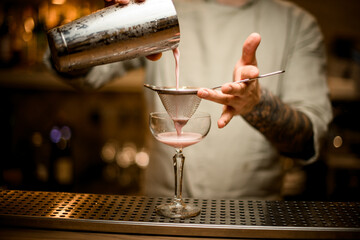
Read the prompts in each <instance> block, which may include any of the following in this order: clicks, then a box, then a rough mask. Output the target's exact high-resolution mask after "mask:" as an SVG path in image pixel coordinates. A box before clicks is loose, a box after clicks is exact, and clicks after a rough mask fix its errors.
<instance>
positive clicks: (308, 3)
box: [0, 0, 360, 201]
mask: <svg viewBox="0 0 360 240" xmlns="http://www.w3.org/2000/svg"><path fill="white" fill-rule="evenodd" d="M292 1H293V2H296V3H297V4H298V5H300V6H302V7H303V8H305V9H307V10H308V11H309V12H311V13H312V14H313V15H315V17H316V18H317V19H318V21H319V24H320V26H321V28H322V30H323V33H324V36H325V43H326V50H327V55H328V66H329V68H328V73H329V74H328V83H329V87H330V91H331V101H332V105H333V111H334V120H333V122H332V123H331V126H330V131H329V134H328V136H327V139H326V142H325V147H324V151H323V153H322V156H321V158H320V160H319V161H318V162H317V163H315V164H313V165H311V166H307V167H305V168H300V167H298V166H297V165H296V164H295V162H294V161H293V160H292V159H284V173H285V177H284V184H283V196H284V199H289V200H291V199H294V200H323V201H359V200H360V127H359V122H360V114H358V112H359V102H360V94H359V90H360V26H359V24H360V14H359V10H360V1H358V0H346V1H339V0H292ZM103 5H104V3H103V1H102V0H27V1H25V0H5V1H4V0H3V1H1V3H0V114H1V115H0V116H1V118H0V134H1V135H0V188H1V189H22V190H41V191H69V192H87V193H103V194H130V195H139V194H142V193H143V174H144V170H145V169H146V167H147V165H148V161H149V156H148V152H147V148H146V142H147V141H146V139H147V138H148V137H150V136H149V134H150V133H149V130H148V127H147V116H146V113H145V110H146V109H145V107H144V97H143V87H142V82H143V77H144V71H143V69H139V70H135V71H132V72H130V73H129V74H127V75H126V76H124V77H122V78H119V79H115V80H114V81H113V82H111V83H110V84H108V85H107V86H105V87H104V88H102V89H101V90H99V91H95V92H91V93H82V92H78V91H75V90H73V89H72V88H71V87H69V86H68V85H66V84H64V83H63V82H61V81H60V80H59V79H58V78H57V77H56V76H55V75H54V74H53V73H51V72H49V71H48V70H47V68H46V67H45V66H44V65H43V55H44V52H45V50H46V47H47V39H46V35H45V33H46V30H47V29H50V28H52V27H55V26H58V25H61V24H64V23H66V22H69V21H72V20H74V19H76V18H79V17H81V16H84V15H87V14H89V13H91V12H93V11H95V10H97V9H99V8H102V7H103Z"/></svg>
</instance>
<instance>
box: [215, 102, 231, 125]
mask: <svg viewBox="0 0 360 240" xmlns="http://www.w3.org/2000/svg"><path fill="white" fill-rule="evenodd" d="M234 115H235V113H234V109H233V108H232V107H229V106H224V108H223V112H222V114H221V117H220V118H219V120H218V122H217V124H218V128H224V127H225V126H226V125H227V124H228V123H229V122H230V121H231V119H232V118H233V117H234Z"/></svg>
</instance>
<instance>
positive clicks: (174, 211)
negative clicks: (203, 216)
mask: <svg viewBox="0 0 360 240" xmlns="http://www.w3.org/2000/svg"><path fill="white" fill-rule="evenodd" d="M156 212H157V214H159V215H161V216H164V217H169V218H189V217H195V216H197V215H198V214H199V213H200V208H199V207H197V206H195V205H192V204H177V203H169V204H162V205H159V206H157V207H156Z"/></svg>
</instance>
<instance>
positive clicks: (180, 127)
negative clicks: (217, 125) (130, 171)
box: [150, 112, 211, 218]
mask: <svg viewBox="0 0 360 240" xmlns="http://www.w3.org/2000/svg"><path fill="white" fill-rule="evenodd" d="M210 125H211V118H210V115H209V114H208V113H203V112H199V113H195V114H194V115H193V116H192V117H191V118H181V119H179V118H171V117H170V116H169V114H168V113H167V112H153V113H150V130H151V133H152V134H153V135H154V137H155V138H156V139H157V140H158V141H160V142H162V143H164V144H167V145H169V146H171V147H174V148H175V155H174V156H173V164H174V172H175V196H174V198H173V200H172V201H171V203H168V204H162V205H159V206H157V208H156V211H157V213H158V214H160V215H162V216H165V217H170V218H188V217H193V216H196V215H198V214H199V213H200V208H199V207H197V206H194V205H191V204H185V203H184V202H183V200H182V182H183V169H184V162H185V157H184V155H183V153H182V151H183V148H185V147H188V146H190V145H193V144H195V143H198V142H200V141H201V140H202V139H203V138H204V137H205V136H206V135H207V134H208V132H209V130H210Z"/></svg>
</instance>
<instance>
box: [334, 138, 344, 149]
mask: <svg viewBox="0 0 360 240" xmlns="http://www.w3.org/2000/svg"><path fill="white" fill-rule="evenodd" d="M342 144H343V139H342V137H341V136H336V137H334V139H333V145H334V147H335V148H339V147H341V146H342Z"/></svg>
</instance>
